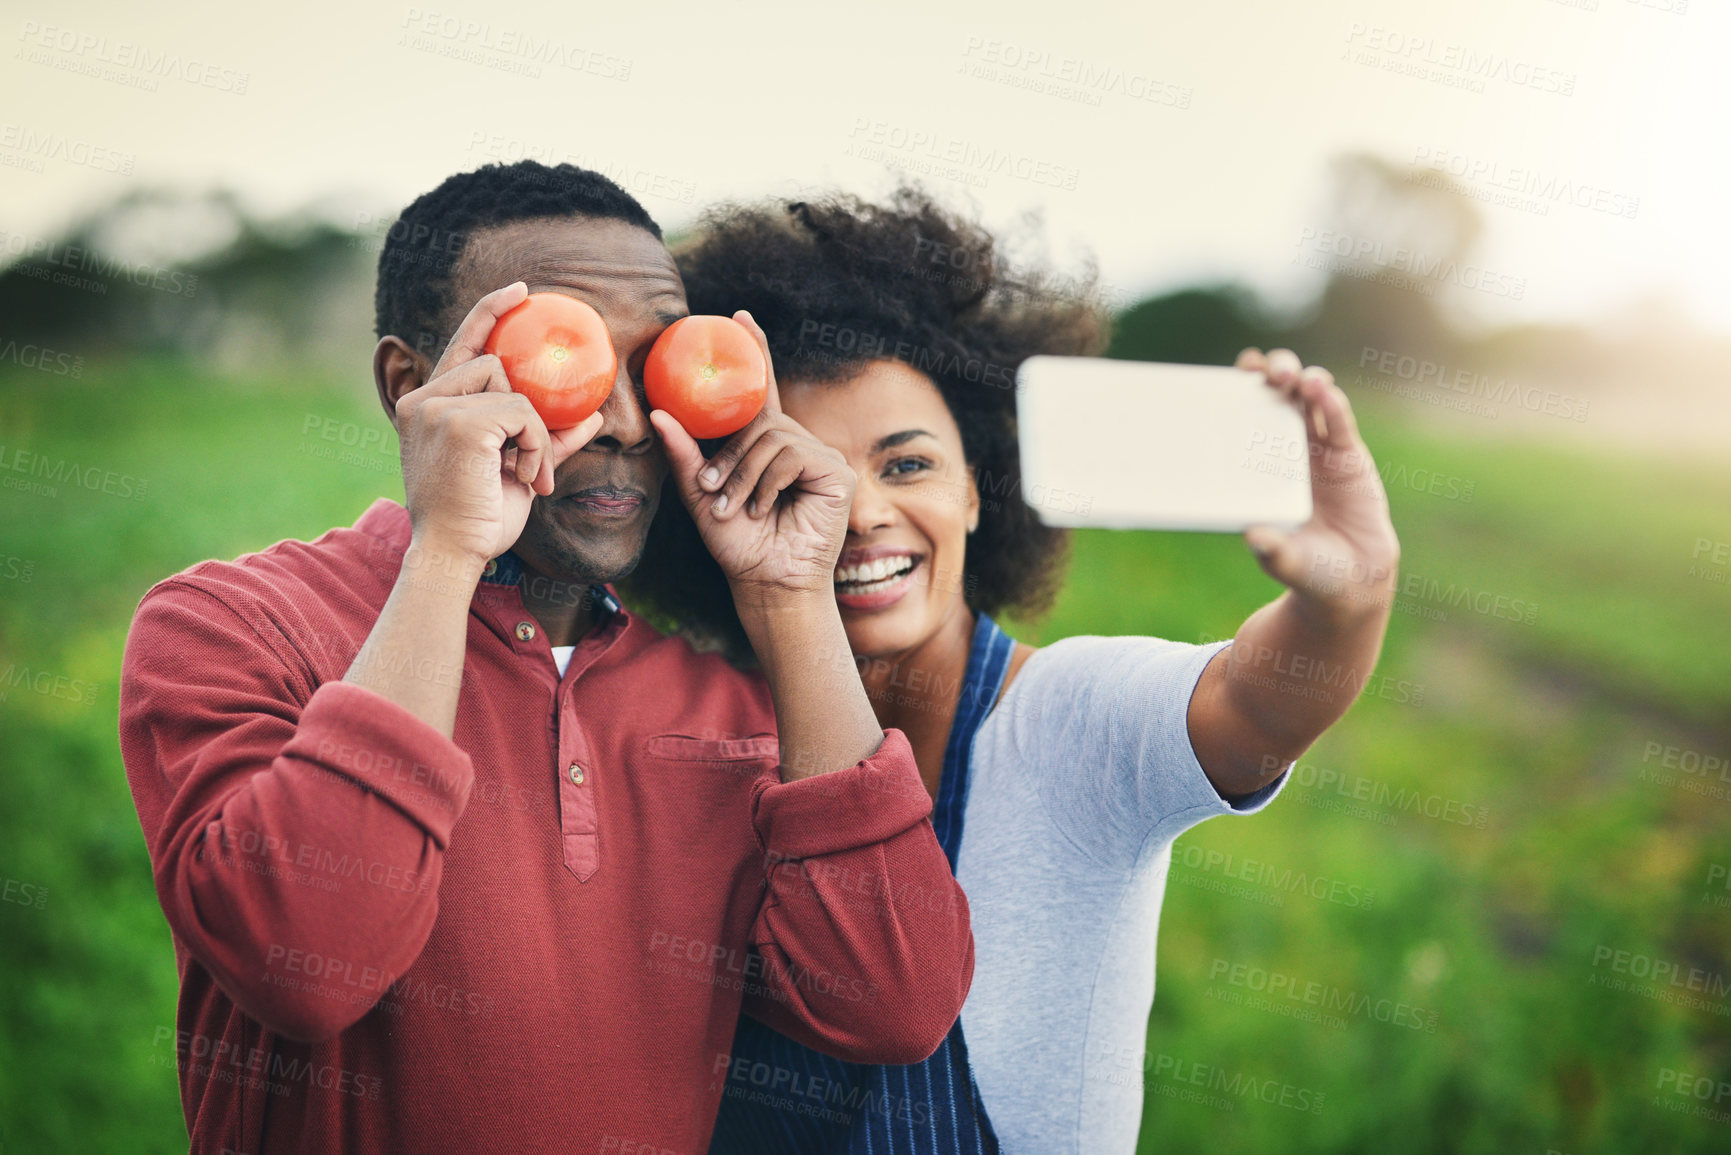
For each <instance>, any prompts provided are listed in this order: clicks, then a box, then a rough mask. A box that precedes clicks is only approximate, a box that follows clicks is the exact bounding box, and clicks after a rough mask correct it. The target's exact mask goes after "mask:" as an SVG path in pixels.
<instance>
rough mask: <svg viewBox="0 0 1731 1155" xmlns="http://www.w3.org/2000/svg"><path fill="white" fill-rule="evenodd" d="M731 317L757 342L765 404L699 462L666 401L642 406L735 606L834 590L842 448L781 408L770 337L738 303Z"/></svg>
mask: <svg viewBox="0 0 1731 1155" xmlns="http://www.w3.org/2000/svg"><path fill="white" fill-rule="evenodd" d="M733 319H734V320H735V321H738V322H739V323H740V324H741V325H743V326H745V328H746V330H747V331H748V332H750V333H751V335H752V336H753V337H754V338H756V339H757V344H758V347H759V348H760V349H762V350H763V361H764V366H765V372H766V373H767V374H768V376H769V382H768V385H769V395H768V397H767V398H766V399H765V400H764V403H763V412H761V413H759V414H758V415H757V416H756V417H755V418H753V419H752V422H751V424H749V425H747V426H746V427H745V428H744V429H741V430H740V431H739V432H738V433H735V434H734V435H733V436H732V437H731V438H730V439H729V440H728V441H727V443H726V444H725V445H723V446H722V447H721V448H720V449H719V450H718V451H717V452H716V454H715V456H714V457H712V458H710V459H709V461H708V462H707V463H706V462H705V461H704V460H703V454H702V452H701V451H700V450H699V449H698V446H697V442H696V441H694V440H692V437H691V435H690V434H689V433H687V432H686V431H685V428H684V426H682V425H680V424H679V421H678V420H677V419H676V418H675V417H674V416H673V415H672V414H671V413H668V412H666V411H665V410H661V409H657V410H655V411H654V412H653V413H651V414H650V415H649V419H650V421H652V422H653V423H654V425H655V429H656V432H658V433H659V434H660V435H661V443H662V445H663V446H664V447H665V449H666V451H667V461H668V464H669V466H670V467H671V468H672V470H673V478H674V483H675V484H676V485H677V486H678V488H679V496H680V497H681V499H683V500H684V502H685V506H686V508H687V509H689V510H690V511H691V517H692V520H693V521H695V522H696V523H697V529H698V532H699V533H701V534H702V535H703V544H704V545H706V546H707V547H708V548H709V552H710V553H711V554H713V555H714V556H715V560H716V561H718V562H720V563H721V568H722V570H723V571H724V572H725V573H726V574H727V580H728V582H729V584H730V585H732V587H733V596H734V601H735V602H736V603H737V604H738V605H739V606H740V607H741V610H742V612H744V611H746V610H748V609H750V608H756V607H762V606H766V605H768V604H770V603H772V602H774V601H776V600H777V599H778V598H784V597H789V596H791V597H794V598H796V599H801V598H812V597H815V598H820V599H823V600H825V601H830V602H833V600H834V598H835V562H836V558H837V556H839V555H840V553H841V546H842V539H843V538H844V537H845V536H846V534H847V517H848V507H849V506H850V505H851V504H852V503H853V491H854V484H855V480H856V479H855V477H854V473H853V470H852V469H850V468H849V467H848V464H847V462H846V461H845V460H844V459H843V458H842V455H841V454H840V453H838V452H836V451H835V450H834V449H831V448H830V447H829V446H827V445H825V444H823V442H821V441H819V440H818V439H817V438H815V437H813V436H812V435H811V434H810V433H808V432H806V430H805V429H804V427H802V426H801V425H800V424H799V423H798V422H796V421H794V420H793V418H791V417H789V416H787V415H786V414H784V413H783V412H782V411H781V398H780V396H779V394H778V393H777V392H776V387H775V369H774V366H773V365H772V364H771V362H770V358H769V341H768V340H767V339H766V338H765V337H764V335H763V330H762V329H760V328H758V325H757V322H756V321H754V320H752V319H751V314H750V313H747V312H745V311H744V310H741V311H740V312H738V313H735V314H734V315H733Z"/></svg>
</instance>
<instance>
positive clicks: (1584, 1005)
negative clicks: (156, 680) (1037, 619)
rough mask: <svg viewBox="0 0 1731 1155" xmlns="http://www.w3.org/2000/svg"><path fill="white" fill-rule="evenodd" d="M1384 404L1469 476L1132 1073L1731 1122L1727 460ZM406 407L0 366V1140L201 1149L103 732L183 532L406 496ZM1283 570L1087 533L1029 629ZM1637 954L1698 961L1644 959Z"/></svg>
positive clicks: (1553, 1142)
mask: <svg viewBox="0 0 1731 1155" xmlns="http://www.w3.org/2000/svg"><path fill="white" fill-rule="evenodd" d="M1363 424H1364V427H1365V430H1366V436H1367V439H1368V440H1369V441H1370V443H1371V446H1372V448H1373V450H1375V451H1376V453H1377V455H1378V457H1379V459H1380V460H1383V461H1386V462H1389V463H1402V462H1406V463H1411V464H1413V465H1419V464H1422V465H1424V466H1427V467H1429V468H1432V469H1435V470H1438V471H1439V472H1441V473H1443V474H1445V475H1448V476H1451V477H1454V478H1458V479H1464V480H1467V481H1471V482H1472V484H1473V492H1472V498H1471V500H1470V501H1465V500H1449V499H1447V498H1446V497H1440V496H1432V495H1430V494H1428V493H1423V492H1417V491H1415V490H1413V489H1411V488H1407V487H1403V486H1400V485H1396V486H1393V487H1392V493H1391V499H1392V501H1393V504H1394V511H1395V521H1396V525H1397V528H1398V529H1399V530H1400V533H1401V538H1402V542H1403V545H1404V553H1405V557H1404V562H1403V569H1404V570H1405V571H1406V572H1407V573H1410V574H1414V575H1419V576H1421V577H1422V578H1425V579H1431V582H1430V584H1428V585H1425V587H1424V588H1422V589H1420V590H1419V591H1418V592H1417V594H1416V596H1413V597H1408V598H1403V599H1402V600H1401V602H1400V603H1399V604H1398V606H1397V608H1398V609H1399V610H1400V612H1398V613H1396V614H1395V616H1394V620H1393V624H1392V626H1391V631H1390V636H1389V641H1388V644H1387V646H1386V648H1385V651H1384V654H1383V659H1382V663H1381V665H1380V666H1379V668H1378V676H1377V678H1376V680H1375V682H1374V683H1373V684H1374V687H1375V692H1374V693H1371V694H1368V695H1367V696H1366V697H1365V698H1364V699H1362V700H1361V701H1360V702H1359V703H1358V704H1357V705H1356V706H1355V707H1354V708H1353V710H1352V712H1351V713H1350V714H1348V716H1347V717H1346V719H1345V720H1344V721H1343V722H1342V723H1341V724H1340V725H1338V726H1337V727H1336V728H1335V729H1334V730H1333V731H1332V732H1331V733H1329V734H1328V735H1327V736H1326V737H1325V738H1324V739H1323V741H1322V742H1320V743H1319V744H1318V745H1317V746H1316V748H1315V749H1314V750H1313V751H1311V753H1310V754H1309V755H1307V756H1306V758H1305V759H1304V760H1303V761H1302V762H1301V763H1300V767H1299V770H1300V774H1299V776H1298V778H1297V779H1296V780H1295V781H1294V782H1293V783H1292V784H1291V785H1290V786H1289V788H1288V790H1287V791H1286V793H1285V795H1284V796H1283V797H1282V798H1281V799H1280V800H1279V801H1278V802H1277V803H1276V804H1275V805H1274V806H1273V807H1271V808H1270V809H1269V810H1268V811H1266V812H1264V813H1263V814H1261V815H1259V816H1257V817H1256V818H1254V819H1252V820H1248V821H1241V820H1230V821H1228V820H1222V821H1217V822H1213V823H1210V824H1208V825H1206V826H1204V827H1202V828H1200V829H1198V830H1196V831H1194V832H1193V833H1191V834H1189V835H1187V836H1186V837H1185V838H1184V839H1182V840H1181V841H1180V843H1179V845H1178V848H1177V850H1176V852H1175V856H1174V866H1173V872H1172V877H1171V882H1170V885H1169V888H1168V897H1167V903H1166V910H1165V917H1164V920H1163V927H1162V930H1163V933H1162V941H1161V952H1160V983H1159V996H1158V999H1157V1001H1156V1005H1155V1011H1154V1015H1153V1019H1152V1021H1151V1023H1150V1026H1149V1041H1148V1049H1149V1052H1150V1063H1149V1069H1148V1070H1147V1071H1145V1072H1144V1071H1142V1070H1139V1069H1131V1070H1127V1071H1125V1072H1124V1073H1123V1074H1124V1077H1128V1078H1135V1079H1142V1080H1144V1081H1145V1083H1146V1086H1147V1088H1148V1091H1149V1095H1148V1099H1147V1104H1148V1105H1147V1109H1146V1114H1145V1118H1144V1127H1143V1143H1142V1149H1143V1150H1145V1151H1194V1150H1204V1149H1210V1150H1222V1151H1300V1150H1327V1151H1363V1152H1387V1151H1403V1152H1417V1151H1438V1152H1444V1151H1446V1152H1460V1151H1467V1152H1498V1153H1502V1152H1523V1151H1531V1152H1533V1153H1534V1155H1543V1153H1544V1152H1546V1151H1547V1150H1554V1151H1562V1152H1569V1153H1571V1155H1575V1153H1581V1152H1592V1151H1605V1152H1612V1151H1615V1152H1625V1151H1637V1150H1655V1151H1671V1152H1695V1151H1700V1152H1706V1151H1724V1150H1727V1149H1731V1126H1728V1125H1727V1124H1725V1123H1721V1122H1717V1121H1714V1120H1712V1119H1707V1118H1702V1117H1700V1116H1698V1115H1695V1114H1691V1113H1690V1109H1691V1108H1693V1107H1695V1106H1696V1105H1697V1104H1700V1103H1701V1102H1702V1101H1701V1100H1698V1099H1696V1098H1694V1097H1693V1096H1691V1095H1687V1094H1681V1095H1680V1094H1678V1093H1676V1089H1675V1088H1676V1087H1678V1086H1679V1085H1682V1086H1685V1087H1692V1086H1694V1084H1693V1082H1687V1081H1685V1080H1692V1079H1694V1078H1695V1077H1701V1076H1705V1077H1707V1078H1710V1079H1712V1080H1714V1081H1715V1082H1725V1081H1731V991H1728V990H1727V989H1726V986H1725V984H1726V983H1727V981H1728V979H1731V961H1728V960H1731V917H1728V915H1731V889H1727V888H1726V887H1725V885H1724V882H1725V875H1726V873H1727V871H1726V869H1725V868H1726V867H1728V866H1731V835H1728V831H1731V822H1728V819H1731V771H1725V772H1724V777H1723V778H1721V777H1720V776H1719V774H1718V773H1711V774H1706V773H1698V772H1696V773H1692V772H1690V771H1688V770H1685V769H1682V768H1680V767H1667V766H1666V765H1665V763H1666V761H1667V755H1666V754H1665V753H1664V751H1665V750H1666V748H1674V749H1673V750H1672V751H1671V755H1670V760H1671V761H1674V762H1679V763H1690V764H1692V762H1691V758H1690V757H1688V756H1684V755H1682V754H1681V753H1680V752H1684V751H1688V752H1693V756H1694V758H1699V757H1701V756H1707V757H1712V758H1719V759H1722V760H1723V759H1725V758H1726V757H1727V756H1728V755H1731V647H1727V646H1726V645H1725V641H1726V636H1727V633H1726V630H1725V628H1724V624H1725V622H1726V618H1727V610H1728V609H1731V586H1727V584H1726V574H1725V572H1724V571H1725V570H1726V569H1727V568H1731V567H1727V566H1724V565H1719V566H1717V567H1715V566H1712V565H1710V564H1709V565H1707V567H1706V571H1705V573H1703V572H1702V571H1701V570H1699V569H1697V570H1696V571H1695V572H1691V566H1692V565H1694V566H1697V567H1698V566H1700V565H1701V563H1700V562H1698V561H1693V560H1692V556H1691V555H1692V553H1693V552H1694V550H1695V547H1696V543H1697V541H1698V539H1702V538H1705V539H1708V540H1709V541H1718V542H1723V541H1728V540H1731V509H1728V506H1727V502H1726V495H1727V493H1728V492H1731V485H1728V482H1731V472H1727V471H1725V470H1719V471H1710V470H1707V469H1705V468H1694V467H1688V466H1685V465H1681V464H1677V463H1673V462H1667V461H1653V460H1642V461H1636V460H1629V461H1623V460H1613V459H1607V458H1604V457H1602V456H1586V455H1583V454H1569V453H1563V452H1559V451H1552V450H1542V449H1539V448H1536V447H1533V446H1528V445H1522V444H1499V445H1495V446H1491V447H1486V446H1483V445H1479V444H1475V443H1470V442H1460V441H1445V440H1435V439H1426V438H1424V437H1421V436H1418V435H1416V434H1415V433H1413V432H1412V431H1411V430H1410V429H1407V428H1403V427H1401V426H1398V425H1396V424H1394V423H1393V422H1392V421H1391V420H1390V417H1389V415H1387V414H1379V413H1377V412H1366V413H1365V414H1364V415H1363ZM385 429H386V426H385V424H384V420H383V418H382V417H381V416H380V415H379V413H378V411H377V408H376V404H375V403H374V401H373V398H372V391H371V388H370V386H368V385H367V384H366V382H365V381H364V380H362V379H360V378H358V377H357V378H354V379H350V380H342V381H338V380H333V379H329V378H325V379H312V380H309V379H308V378H306V377H293V378H291V377H286V376H285V377H282V378H270V377H260V378H256V379H246V380H238V379H227V378H222V377H219V376H213V375H211V374H210V373H208V372H201V371H196V370H191V369H188V368H186V367H184V366H180V365H176V364H173V363H149V362H141V361H134V362H126V363H122V364H117V365H113V366H109V367H98V368H95V369H91V370H87V371H86V372H85V374H84V375H83V377H82V379H80V380H77V381H68V380H66V379H64V378H58V377H49V376H45V375H42V374H30V373H27V372H20V371H16V370H14V371H11V372H10V373H9V374H8V375H6V376H3V377H0V485H3V486H4V488H0V526H3V528H0V695H3V697H0V787H3V789H4V804H3V805H0V884H3V885H4V887H5V890H4V897H5V901H3V902H0V968H3V974H4V976H5V980H6V994H5V997H4V998H0V1151H5V1152H12V1151H28V1152H38V1151H122V1150H124V1151H140V1152H154V1151H174V1150H184V1148H185V1142H186V1140H185V1131H184V1127H183V1124H182V1121H181V1113H180V1104H179V1099H178V1095H177V1090H176V1082H175V1069H174V1065H173V1050H172V1045H171V1044H170V1043H168V1042H165V1041H163V1040H164V1033H163V1032H165V1031H166V1030H169V1029H171V1028H172V1027H173V1024H174V1009H175V996H176V978H175V972H174V960H173V954H172V951H171V948H170V944H169V936H168V931H167V927H166V924H165V923H164V922H163V919H162V915H161V912H160V910H159V909H158V907H157V904H156V899H155V894H154V891H153V889H152V886H151V881H150V872H149V864H148V861H147V859H146V855H145V852H144V846H143V840H142V837H141V835H140V833H139V829H138V821H137V818H136V816H135V814H134V812H133V809H132V803H131V798H130V796H129V794H128V791H127V787H126V780H125V776H124V773H123V771H122V768H121V765H120V757H119V753H118V749H117V745H116V737H115V710H116V697H117V684H116V682H117V678H118V671H119V661H120V653H121V647H122V644H123V641H124V639H125V634H126V628H127V623H128V620H129V618H130V615H131V611H132V609H133V607H134V605H135V604H136V603H137V601H138V598H139V597H140V596H141V595H142V594H143V593H144V591H145V590H146V589H148V588H149V586H150V585H151V583H152V582H154V581H156V580H158V579H160V578H162V577H165V576H167V575H169V574H171V573H173V572H175V571H177V570H179V569H181V568H183V567H185V566H187V565H190V564H192V563H194V562H196V561H199V560H201V559H204V558H208V557H222V558H227V557H233V556H235V555H237V554H240V553H243V552H246V551H249V550H253V549H257V548H260V547H262V546H264V545H267V544H269V543H270V542H272V541H275V540H278V539H280V538H284V537H303V538H304V537H311V536H315V535H317V534H318V533H320V532H322V531H323V530H325V529H327V528H329V527H330V526H332V525H336V524H342V523H348V522H350V521H352V520H353V519H354V518H355V517H356V516H357V515H358V514H359V513H360V512H361V511H362V510H363V509H364V508H365V507H366V506H367V504H368V503H369V502H370V501H371V500H373V499H374V498H375V497H377V496H381V495H383V496H393V497H400V495H401V483H400V479H399V478H398V475H397V472H396V457H395V448H394V445H392V444H391V443H389V442H388V440H387V439H385V438H384V437H382V436H381V434H382V433H383V432H384V431H385ZM20 455H24V456H20ZM39 465H40V466H41V468H42V470H44V471H45V472H46V475H47V476H50V477H56V478H59V479H60V480H58V481H48V480H43V476H44V475H43V474H41V473H37V474H34V475H33V470H35V469H36V468H37V467H38V466H39ZM1451 583H1452V585H1453V586H1454V588H1455V590H1456V591H1457V592H1458V591H1459V590H1461V589H1463V588H1465V589H1470V590H1471V591H1473V593H1474V594H1475V595H1476V594H1479V593H1483V594H1485V595H1487V597H1488V600H1487V601H1484V602H1482V603H1481V604H1485V605H1490V606H1492V607H1493V608H1492V609H1489V610H1486V611H1485V612H1480V611H1479V610H1478V609H1475V608H1474V604H1473V603H1474V600H1475V599H1474V598H1468V599H1467V601H1466V602H1465V604H1453V605H1451V604H1450V597H1451V595H1450V594H1449V593H1448V592H1447V591H1448V587H1449V586H1450V585H1451ZM1275 592H1276V587H1275V586H1274V584H1273V583H1271V582H1270V581H1268V580H1267V579H1266V578H1264V577H1263V576H1262V575H1261V573H1260V572H1259V571H1258V570H1257V569H1256V567H1255V565H1254V564H1253V562H1252V561H1251V559H1250V556H1249V554H1248V552H1247V551H1246V550H1245V549H1244V548H1243V546H1242V545H1241V544H1240V543H1239V542H1238V541H1237V540H1236V539H1234V538H1221V537H1198V536H1184V535H1160V534H1107V533H1098V534H1088V535H1083V536H1082V537H1080V538H1079V539H1078V542H1077V547H1076V555H1075V563H1074V567H1073V570H1072V573H1071V577H1070V581H1069V584H1068V586H1067V588H1066V591H1065V594H1064V596H1063V598H1062V599H1061V601H1060V604H1059V606H1058V608H1057V610H1056V611H1055V612H1054V613H1053V615H1052V616H1051V617H1050V618H1049V619H1047V620H1046V621H1045V622H1043V623H1039V624H1037V625H1033V626H1022V627H1019V628H1018V632H1019V633H1020V634H1022V635H1023V636H1024V637H1028V638H1030V639H1039V640H1047V641H1050V640H1053V639H1056V638H1059V637H1062V636H1066V635H1069V634H1076V633H1132V632H1134V633H1149V634H1158V635H1161V636H1165V637H1170V638H1175V639H1180V640H1186V641H1197V640H1200V639H1202V638H1204V637H1208V636H1214V637H1224V636H1228V635H1230V634H1231V633H1232V632H1233V630H1234V629H1235V628H1236V626H1237V624H1238V623H1239V622H1240V621H1241V620H1242V619H1243V617H1244V616H1245V615H1246V614H1247V613H1249V612H1250V611H1251V610H1253V609H1254V608H1255V607H1256V606H1257V605H1259V604H1261V603H1262V602H1263V601H1265V600H1267V599H1268V598H1269V597H1271V596H1273V594H1274V593H1275ZM1499 596H1501V597H1502V598H1503V599H1504V603H1503V604H1504V606H1505V607H1506V606H1509V605H1512V604H1513V603H1514V602H1517V601H1518V602H1519V603H1520V604H1521V606H1522V607H1523V609H1522V612H1519V613H1515V614H1514V615H1513V616H1514V617H1515V618H1517V619H1524V617H1525V613H1524V610H1525V607H1528V606H1534V607H1536V612H1535V613H1534V614H1533V615H1532V618H1533V620H1531V621H1530V622H1529V621H1526V620H1509V619H1508V617H1507V616H1499V613H1498V611H1497V610H1496V609H1495V608H1494V607H1495V605H1496V602H1495V599H1496V598H1497V597H1499ZM1654 749H1657V750H1659V751H1660V753H1659V754H1658V755H1656V756H1655V755H1653V754H1652V751H1653V750H1654ZM1716 867H1717V868H1718V869H1717V870H1715V868H1716ZM1318 895H1320V897H1318ZM1617 952H1628V953H1627V954H1626V955H1619V954H1617ZM1643 959H1644V960H1648V961H1647V963H1646V964H1643V962H1642V961H1641V960H1643ZM1619 960H1622V961H1621V962H1619ZM1654 961H1657V963H1658V964H1659V965H1660V966H1674V967H1675V968H1676V969H1677V974H1678V975H1679V976H1680V977H1679V980H1678V981H1679V982H1681V983H1682V984H1683V985H1682V986H1672V985H1669V984H1667V983H1664V982H1660V983H1659V984H1657V985H1656V986H1655V985H1654V984H1653V983H1652V982H1651V981H1650V980H1649V981H1648V982H1646V983H1643V982H1641V981H1640V980H1638V979H1636V978H1635V977H1634V976H1633V973H1632V972H1639V971H1641V970H1642V969H1643V966H1644V965H1649V966H1650V965H1652V964H1653V962H1654ZM1691 968H1694V973H1695V974H1696V975H1697V976H1701V975H1704V976H1706V977H1705V978H1698V980H1697V989H1695V990H1690V989H1689V985H1690V975H1691ZM1619 983H1622V984H1625V986H1626V987H1627V988H1629V989H1620V988H1619V986H1618V984H1619ZM1702 988H1705V989H1702ZM1271 991H1272V993H1271ZM1289 996H1291V997H1289ZM1667 1073H1669V1074H1667ZM1679 1073H1682V1074H1681V1076H1679ZM1704 1106H1705V1107H1707V1108H1712V1107H1713V1106H1714V1103H1713V1101H1712V1099H1711V1098H1709V1099H1707V1100H1706V1101H1705V1103H1704ZM1718 1107H1719V1109H1720V1110H1727V1109H1731V1100H1727V1101H1726V1102H1724V1103H1720V1104H1718Z"/></svg>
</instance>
